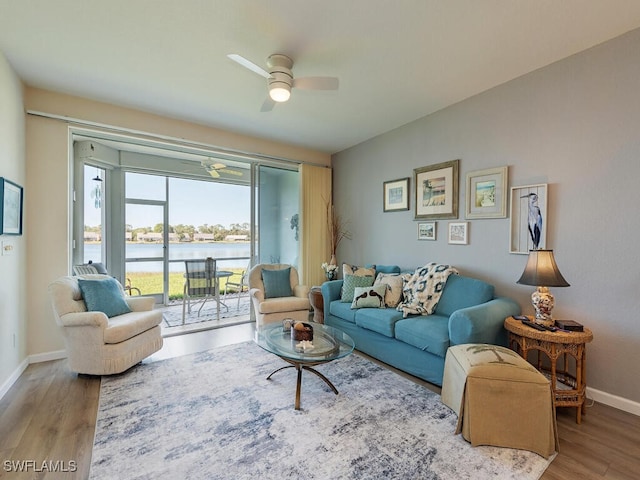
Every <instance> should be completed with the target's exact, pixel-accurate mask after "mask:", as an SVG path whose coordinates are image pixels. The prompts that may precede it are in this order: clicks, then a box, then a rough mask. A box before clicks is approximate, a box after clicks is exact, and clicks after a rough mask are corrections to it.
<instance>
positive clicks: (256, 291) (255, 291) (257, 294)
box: [249, 288, 264, 302]
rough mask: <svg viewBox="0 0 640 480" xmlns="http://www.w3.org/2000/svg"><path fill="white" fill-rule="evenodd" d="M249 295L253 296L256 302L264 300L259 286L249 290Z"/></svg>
mask: <svg viewBox="0 0 640 480" xmlns="http://www.w3.org/2000/svg"><path fill="white" fill-rule="evenodd" d="M249 296H250V297H251V298H255V299H256V300H257V301H258V302H263V301H264V292H263V291H262V290H260V289H259V288H252V289H251V290H249Z"/></svg>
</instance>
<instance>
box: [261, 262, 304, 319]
mask: <svg viewBox="0 0 640 480" xmlns="http://www.w3.org/2000/svg"><path fill="white" fill-rule="evenodd" d="M249 297H251V302H252V304H253V310H254V312H255V315H256V326H257V327H258V328H259V327H261V326H262V325H264V324H266V323H272V322H281V321H282V320H284V319H285V318H291V319H293V320H300V321H305V322H306V321H308V320H309V311H310V310H311V302H310V301H309V287H307V286H306V285H300V284H299V280H298V271H297V270H296V269H295V267H292V266H291V265H285V264H262V263H260V264H258V265H256V266H254V267H253V268H252V269H251V270H250V271H249Z"/></svg>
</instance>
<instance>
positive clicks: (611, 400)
mask: <svg viewBox="0 0 640 480" xmlns="http://www.w3.org/2000/svg"><path fill="white" fill-rule="evenodd" d="M587 398H591V399H593V400H595V401H596V402H598V403H602V404H604V405H608V406H610V407H613V408H617V409H618V410H622V411H623V412H627V413H632V414H633V415H638V416H640V403H638V402H634V401H633V400H629V399H627V398H623V397H618V396H616V395H613V394H611V393H607V392H603V391H601V390H596V389H595V388H590V387H587Z"/></svg>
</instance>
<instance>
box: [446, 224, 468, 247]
mask: <svg viewBox="0 0 640 480" xmlns="http://www.w3.org/2000/svg"><path fill="white" fill-rule="evenodd" d="M449 243H451V244H457V245H467V244H468V243H469V222H449Z"/></svg>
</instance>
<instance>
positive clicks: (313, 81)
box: [293, 77, 340, 90]
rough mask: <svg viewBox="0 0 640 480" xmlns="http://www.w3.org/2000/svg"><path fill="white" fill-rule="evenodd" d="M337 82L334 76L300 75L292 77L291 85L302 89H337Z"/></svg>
mask: <svg viewBox="0 0 640 480" xmlns="http://www.w3.org/2000/svg"><path fill="white" fill-rule="evenodd" d="M339 83H340V82H339V80H338V79H337V78H336V77H302V78H294V79H293V87H294V88H300V89H302V90H337V89H338V85H339Z"/></svg>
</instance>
